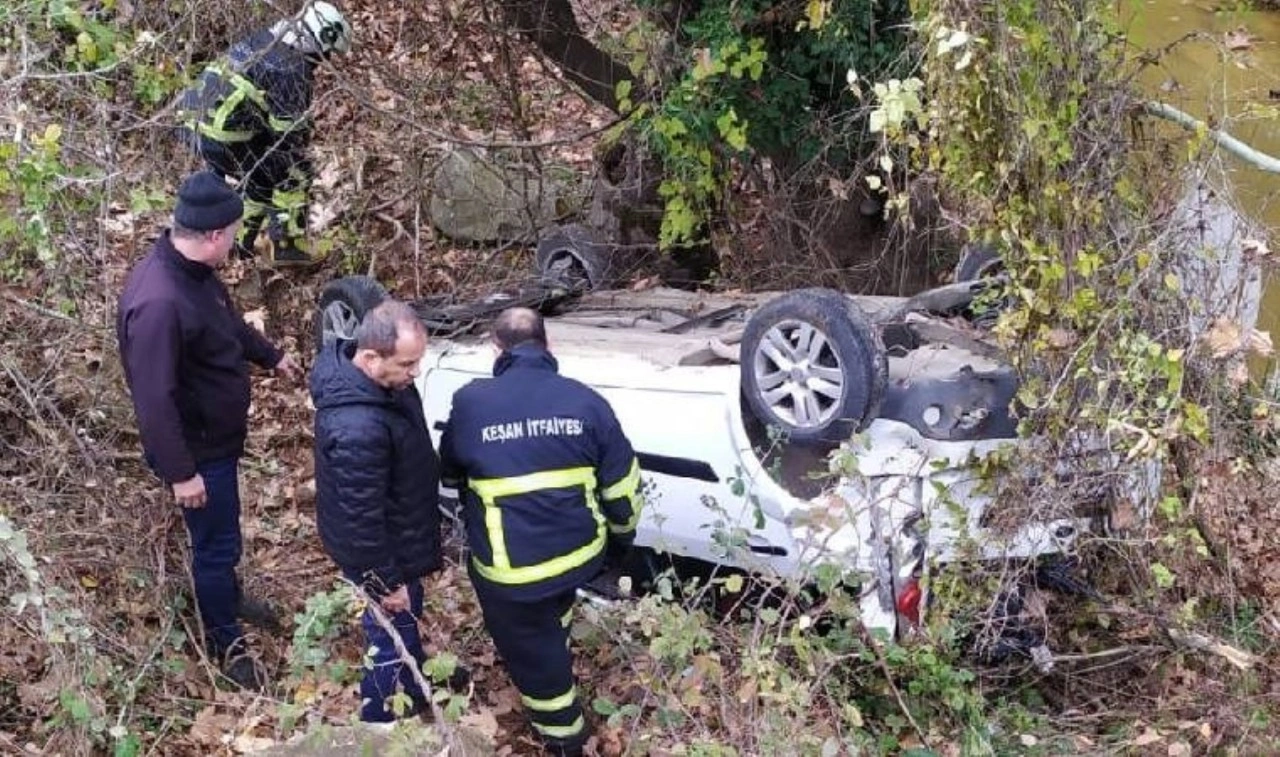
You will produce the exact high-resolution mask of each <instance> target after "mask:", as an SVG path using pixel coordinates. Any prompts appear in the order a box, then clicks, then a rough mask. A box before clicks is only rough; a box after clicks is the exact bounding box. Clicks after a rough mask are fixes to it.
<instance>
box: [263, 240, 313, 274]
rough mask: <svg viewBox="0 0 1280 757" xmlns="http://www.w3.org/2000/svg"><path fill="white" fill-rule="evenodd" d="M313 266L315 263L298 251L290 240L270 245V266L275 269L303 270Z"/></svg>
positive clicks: (305, 254)
mask: <svg viewBox="0 0 1280 757" xmlns="http://www.w3.org/2000/svg"><path fill="white" fill-rule="evenodd" d="M315 264H316V261H315V260H313V259H312V258H311V256H310V255H308V254H307V253H305V252H303V251H302V250H301V249H299V248H298V246H297V244H296V243H295V242H294V241H293V240H292V239H283V240H281V241H279V242H276V243H274V244H272V245H271V265H272V266H274V267H276V268H305V267H307V266H312V265H315Z"/></svg>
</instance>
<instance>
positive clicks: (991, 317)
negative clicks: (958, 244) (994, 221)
mask: <svg viewBox="0 0 1280 757" xmlns="http://www.w3.org/2000/svg"><path fill="white" fill-rule="evenodd" d="M1004 270H1005V269H1004V259H1003V258H1001V257H1000V252H999V251H998V250H996V248H994V247H992V246H990V245H987V244H982V243H973V244H967V245H965V246H964V247H963V248H962V249H961V250H960V260H959V262H957V263H956V283H960V282H965V281H973V282H982V287H981V289H982V290H986V289H990V288H992V287H996V286H1001V284H1000V283H999V282H997V281H996V279H997V278H1000V277H1001V274H1003V273H1004ZM984 298H985V299H984ZM1012 305H1013V301H1012V299H1011V298H1009V297H1007V296H1006V297H1004V298H1002V299H999V300H995V299H994V298H992V297H991V295H989V294H987V295H981V296H979V297H978V298H977V299H975V301H974V302H971V303H970V304H969V306H968V307H966V308H965V310H964V313H963V315H964V317H965V318H966V319H967V320H968V321H969V322H970V323H972V324H973V325H975V326H977V327H979V328H984V329H986V328H991V327H992V326H994V325H995V323H996V321H997V320H998V319H999V318H1000V314H1001V313H1002V312H1004V311H1005V310H1008V309H1009V308H1010V307H1012Z"/></svg>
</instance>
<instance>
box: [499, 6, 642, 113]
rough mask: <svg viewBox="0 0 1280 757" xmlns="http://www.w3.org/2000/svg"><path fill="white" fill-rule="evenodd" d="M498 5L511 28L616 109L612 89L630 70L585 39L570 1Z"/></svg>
mask: <svg viewBox="0 0 1280 757" xmlns="http://www.w3.org/2000/svg"><path fill="white" fill-rule="evenodd" d="M500 5H501V7H502V12H503V14H504V16H505V17H506V20H507V24H508V25H509V26H510V28H511V30H512V31H514V32H517V33H518V34H521V35H523V36H524V37H526V38H527V39H529V40H530V41H532V42H533V43H534V44H535V45H537V46H538V49H539V50H541V51H542V54H543V55H545V56H547V58H549V59H551V61H552V62H553V63H555V64H556V65H557V66H559V67H560V70H561V71H562V72H564V75H565V78H567V79H568V80H569V81H570V82H572V83H573V84H575V85H577V86H578V87H579V88H580V89H581V90H582V91H583V93H585V94H586V95H587V96H588V97H590V98H591V99H592V100H595V101H596V102H598V103H600V104H601V105H604V106H605V107H607V108H609V109H610V110H612V111H614V112H615V113H616V112H618V99H617V97H616V96H615V95H614V93H615V91H616V89H615V88H616V87H617V84H618V82H620V81H624V80H627V79H631V78H632V76H631V71H630V70H629V69H628V68H627V66H626V65H625V64H624V63H622V62H620V61H618V60H615V59H614V58H613V57H612V56H610V55H609V54H608V53H606V52H604V51H603V50H601V49H600V48H598V47H596V46H595V45H594V44H593V43H592V42H591V40H589V39H587V38H586V36H585V35H584V34H583V33H582V28H581V27H580V26H578V20H577V18H575V17H574V15H573V8H572V7H571V6H570V5H569V0H504V2H501V3H500ZM630 99H631V100H633V101H635V100H639V99H640V93H639V92H638V91H637V90H633V91H632V94H631V97H630Z"/></svg>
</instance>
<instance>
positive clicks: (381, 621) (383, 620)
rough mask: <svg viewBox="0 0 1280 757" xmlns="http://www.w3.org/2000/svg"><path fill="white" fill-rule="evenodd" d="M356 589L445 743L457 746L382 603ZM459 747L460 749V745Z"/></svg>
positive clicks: (453, 733)
mask: <svg viewBox="0 0 1280 757" xmlns="http://www.w3.org/2000/svg"><path fill="white" fill-rule="evenodd" d="M356 591H357V592H359V593H360V595H361V596H362V597H364V601H365V604H366V607H367V609H368V611H369V614H370V615H372V616H373V620H374V622H375V623H377V624H378V625H379V626H380V627H381V628H382V630H383V631H386V632H387V635H388V636H390V637H391V642H392V643H393V644H394V645H395V647H396V654H397V655H399V657H400V662H401V663H403V664H405V665H408V666H409V670H411V671H413V681H414V683H416V684H418V688H419V689H420V690H421V691H422V696H423V698H424V699H426V700H427V705H428V706H429V707H430V708H431V717H432V722H433V723H434V724H435V725H436V726H437V727H439V728H440V729H441V732H442V733H443V735H444V738H445V743H446V744H448V745H449V746H450V747H454V746H458V745H459V740H458V734H457V731H456V729H454V728H453V727H452V726H451V725H449V723H448V721H446V720H445V718H444V713H443V712H442V711H441V710H440V707H439V705H437V704H436V700H435V697H433V696H432V695H431V692H432V689H431V682H430V681H428V680H427V677H426V676H424V675H423V674H422V668H420V667H419V666H418V660H417V659H416V658H415V657H414V656H413V655H412V654H410V653H409V648H408V647H406V646H405V645H404V639H403V638H401V636H400V632H399V631H397V630H396V627H395V625H394V624H392V622H391V618H390V617H388V616H387V613H386V612H385V611H384V610H383V609H382V605H380V604H378V602H377V600H375V599H374V598H373V597H371V596H369V595H368V594H367V593H366V592H365V591H364V590H363V589H361V588H359V587H356ZM459 749H461V747H460V746H459ZM458 753H459V754H463V753H465V752H461V751H460V752H458Z"/></svg>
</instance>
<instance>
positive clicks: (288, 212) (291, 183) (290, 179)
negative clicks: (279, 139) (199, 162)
mask: <svg viewBox="0 0 1280 757" xmlns="http://www.w3.org/2000/svg"><path fill="white" fill-rule="evenodd" d="M178 138H179V140H180V141H181V142H182V143H183V144H185V145H186V146H187V147H188V148H189V149H190V150H191V151H192V152H194V153H195V154H196V155H198V156H200V158H202V159H203V160H204V162H205V165H206V166H208V168H209V170H210V171H213V172H214V173H216V174H218V175H219V176H223V177H226V176H233V177H235V178H236V179H238V180H239V181H240V186H241V188H242V191H243V192H244V197H245V201H246V202H245V213H244V226H243V228H242V229H241V239H242V241H243V243H244V244H245V245H252V243H253V239H254V237H256V236H257V234H258V230H259V229H260V228H261V227H262V224H263V222H264V221H265V222H267V223H268V226H269V228H268V232H269V233H271V234H272V240H273V241H276V242H278V241H280V240H281V239H283V235H284V234H285V233H286V232H287V231H289V227H294V228H293V230H294V231H295V232H296V230H297V228H305V226H306V220H307V219H306V202H305V197H306V195H307V191H308V189H309V187H310V183H311V174H312V172H313V169H312V165H311V162H310V161H309V160H307V159H306V158H305V157H302V156H299V155H293V154H291V153H289V152H287V151H286V152H282V151H280V150H274V149H272V146H271V144H269V143H267V144H263V141H264V140H262V139H255V140H252V141H249V142H238V143H235V144H230V145H225V144H222V143H221V142H215V141H213V140H211V139H208V138H206V137H201V136H199V135H197V134H196V133H195V132H194V131H192V130H191V129H189V128H187V127H185V126H183V127H179V128H178Z"/></svg>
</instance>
